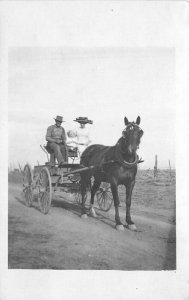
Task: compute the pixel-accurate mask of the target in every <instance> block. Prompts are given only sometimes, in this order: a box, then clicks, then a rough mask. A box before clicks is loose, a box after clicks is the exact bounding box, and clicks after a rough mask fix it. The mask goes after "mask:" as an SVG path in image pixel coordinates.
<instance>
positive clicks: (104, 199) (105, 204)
mask: <svg viewBox="0 0 189 300" xmlns="http://www.w3.org/2000/svg"><path fill="white" fill-rule="evenodd" d="M96 197H97V202H98V205H99V207H100V208H101V209H102V210H103V211H108V210H110V208H111V206H112V202H113V196H112V192H111V188H110V184H109V183H106V182H103V183H102V184H101V187H100V188H99V190H98V191H97V192H96Z"/></svg>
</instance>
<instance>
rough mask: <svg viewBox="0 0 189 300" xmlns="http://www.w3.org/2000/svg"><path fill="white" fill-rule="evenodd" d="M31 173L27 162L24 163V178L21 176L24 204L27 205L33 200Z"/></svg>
mask: <svg viewBox="0 0 189 300" xmlns="http://www.w3.org/2000/svg"><path fill="white" fill-rule="evenodd" d="M32 184H33V173H32V169H31V167H30V165H29V164H26V165H25V167H24V178H23V187H24V189H23V192H24V198H25V202H26V205H27V206H28V207H31V206H32V201H33V187H32Z"/></svg>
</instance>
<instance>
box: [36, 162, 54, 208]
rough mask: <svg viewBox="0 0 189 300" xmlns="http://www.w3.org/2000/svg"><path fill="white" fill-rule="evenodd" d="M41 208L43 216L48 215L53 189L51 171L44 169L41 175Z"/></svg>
mask: <svg viewBox="0 0 189 300" xmlns="http://www.w3.org/2000/svg"><path fill="white" fill-rule="evenodd" d="M39 190H40V192H39V207H40V210H41V212H42V213H43V214H47V213H48V212H49V209H50V207H51V200H52V187H51V177H50V173H49V170H48V169H47V168H44V169H42V170H41V172H40V175H39Z"/></svg>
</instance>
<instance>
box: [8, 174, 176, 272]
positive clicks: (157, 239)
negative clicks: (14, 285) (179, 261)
mask: <svg viewBox="0 0 189 300" xmlns="http://www.w3.org/2000/svg"><path fill="white" fill-rule="evenodd" d="M173 175H174V178H172V181H170V180H169V174H168V172H166V171H161V172H160V173H159V174H158V178H157V180H156V181H154V179H153V174H152V171H149V170H147V171H139V173H138V175H137V181H136V186H135V189H134V193H133V198H132V209H131V214H132V218H133V221H134V222H135V224H136V226H137V229H138V231H137V232H134V231H130V230H128V229H126V228H125V230H124V231H121V232H120V231H117V230H116V229H115V223H114V208H113V207H112V208H111V210H110V211H109V212H106V213H104V212H102V211H101V210H99V209H97V210H96V212H97V214H98V218H97V219H94V218H91V217H88V219H81V218H80V211H79V206H78V205H77V204H76V203H75V202H74V199H73V196H71V195H70V194H61V195H56V196H54V197H53V199H54V200H53V205H52V207H51V209H50V212H49V214H48V215H43V214H41V213H40V211H39V209H38V203H37V201H35V202H34V203H33V206H32V207H31V208H29V207H27V206H25V203H24V197H23V194H22V185H21V183H20V180H19V179H18V180H15V177H14V176H12V177H11V176H10V177H9V268H12V269H67V270H68V269H79V270H86V269H91V270H92V269H95V270H168V269H169V270H173V269H175V268H176V225H175V223H176V222H175V174H173ZM120 198H121V203H122V206H121V208H120V212H121V219H122V221H123V223H124V220H125V203H124V198H125V195H124V190H123V188H120ZM96 206H97V204H96Z"/></svg>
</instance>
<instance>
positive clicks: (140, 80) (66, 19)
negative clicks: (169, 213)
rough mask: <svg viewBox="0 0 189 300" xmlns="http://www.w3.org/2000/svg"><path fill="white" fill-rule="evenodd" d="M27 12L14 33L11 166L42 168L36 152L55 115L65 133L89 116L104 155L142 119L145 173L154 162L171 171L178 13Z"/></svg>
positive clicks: (75, 7)
mask: <svg viewBox="0 0 189 300" xmlns="http://www.w3.org/2000/svg"><path fill="white" fill-rule="evenodd" d="M16 5H17V6H15V8H14V9H15V11H17V12H19V2H18V3H16ZM21 7H22V9H21V11H22V12H23V13H22V14H20V18H19V19H18V18H15V17H14V14H12V15H11V18H12V19H11V27H9V31H8V41H9V51H8V105H9V106H8V116H9V162H12V163H14V164H15V165H16V164H17V163H18V162H20V163H21V164H25V163H26V162H27V161H28V162H30V163H31V164H32V165H34V164H36V163H37V160H38V161H39V162H40V163H44V161H45V160H46V157H45V154H44V153H43V152H42V150H41V149H40V144H44V142H45V134H46V128H47V126H49V125H52V124H53V123H54V120H53V118H54V117H56V115H63V117H64V119H65V121H66V122H65V123H63V124H64V127H65V129H66V130H69V129H70V128H72V127H73V126H75V125H76V124H75V122H73V119H74V118H75V117H79V116H87V117H88V118H90V119H92V120H93V122H94V124H93V125H87V126H88V127H89V128H90V129H91V137H92V140H93V143H102V144H106V145H114V144H115V143H116V142H117V140H118V139H119V137H120V136H121V131H122V130H123V128H124V121H123V119H124V117H125V116H127V118H128V119H129V120H130V121H133V120H136V118H137V116H138V115H140V116H141V127H142V129H143V130H144V136H143V138H142V140H141V145H140V149H139V155H140V156H142V157H143V159H144V160H145V162H144V163H143V165H141V167H144V168H153V166H154V158H155V155H156V154H157V155H158V164H159V167H160V168H167V167H168V161H169V159H170V161H171V164H172V166H173V167H175V111H176V104H175V67H176V60H175V45H176V43H175V39H176V35H175V9H176V7H173V6H171V5H170V3H165V2H162V3H161V2H156V3H154V2H151V3H150V4H149V3H147V2H142V3H139V2H137V4H136V3H135V4H134V3H131V2H121V1H120V2H118V3H115V2H106V1H105V2H103V4H99V2H90V3H88V2H86V3H85V4H84V2H71V3H68V2H66V3H64V2H61V3H59V2H57V3H56V6H55V5H53V3H52V2H51V3H49V4H48V5H45V6H44V4H43V3H42V2H41V3H37V4H36V3H35V4H34V3H30V4H29V5H27V4H25V3H22V6H21ZM11 8H12V7H11ZM178 8H179V7H178ZM40 9H43V14H39V10H40ZM178 12H179V9H178ZM159 20H161V22H159ZM23 24H24V26H23Z"/></svg>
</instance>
